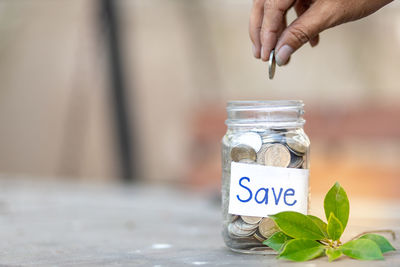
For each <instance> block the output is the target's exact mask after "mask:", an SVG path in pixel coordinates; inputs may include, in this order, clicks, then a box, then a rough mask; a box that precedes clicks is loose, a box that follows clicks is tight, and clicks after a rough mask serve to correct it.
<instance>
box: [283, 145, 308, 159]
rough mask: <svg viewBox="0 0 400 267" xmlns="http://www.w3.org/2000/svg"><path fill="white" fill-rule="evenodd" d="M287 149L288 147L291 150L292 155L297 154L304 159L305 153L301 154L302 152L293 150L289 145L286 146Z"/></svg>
mask: <svg viewBox="0 0 400 267" xmlns="http://www.w3.org/2000/svg"><path fill="white" fill-rule="evenodd" d="M286 147H287V149H289V151H290V153H292V154H295V155H296V156H299V157H302V156H303V155H304V153H300V152H298V151H296V150H294V149H293V148H291V147H290V146H288V145H287V144H286Z"/></svg>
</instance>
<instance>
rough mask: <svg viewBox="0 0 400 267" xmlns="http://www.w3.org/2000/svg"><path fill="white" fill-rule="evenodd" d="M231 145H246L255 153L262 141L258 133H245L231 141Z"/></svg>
mask: <svg viewBox="0 0 400 267" xmlns="http://www.w3.org/2000/svg"><path fill="white" fill-rule="evenodd" d="M232 143H233V144H238V145H239V144H240V145H247V146H250V147H252V148H253V149H254V150H255V152H256V153H257V152H258V151H259V150H260V148H261V145H262V139H261V136H260V135H259V134H258V133H255V132H247V133H243V134H240V135H238V136H236V137H234V139H233V140H232Z"/></svg>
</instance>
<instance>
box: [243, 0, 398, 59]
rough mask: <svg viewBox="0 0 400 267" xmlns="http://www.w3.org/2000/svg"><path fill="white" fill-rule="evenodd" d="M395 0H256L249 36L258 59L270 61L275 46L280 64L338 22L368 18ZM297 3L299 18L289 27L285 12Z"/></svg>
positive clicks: (313, 41) (312, 44) (276, 56)
mask: <svg viewBox="0 0 400 267" xmlns="http://www.w3.org/2000/svg"><path fill="white" fill-rule="evenodd" d="M391 1H392V0H253V7H252V11H251V16H250V27H249V33H250V39H251V41H252V42H253V52H254V56H255V57H256V58H261V59H262V60H263V61H267V60H268V58H269V54H270V53H271V51H272V49H274V48H275V59H276V63H277V64H278V65H279V66H282V65H285V64H287V62H288V60H289V58H290V56H291V55H292V54H293V52H295V51H296V50H297V49H299V48H300V47H301V46H302V45H303V44H305V43H307V42H310V44H311V46H315V45H317V44H318V41H319V36H318V34H319V33H320V32H322V31H323V30H325V29H328V28H331V27H334V26H336V25H339V24H342V23H345V22H349V21H353V20H357V19H360V18H363V17H366V16H368V15H370V14H372V13H374V12H375V11H377V10H378V9H380V8H381V7H383V6H384V5H386V4H388V3H390V2H391ZM292 6H294V9H295V11H296V13H297V16H298V18H297V19H296V20H294V21H293V22H292V23H291V24H290V25H289V26H287V24H286V13H287V11H288V10H289V9H290V8H291V7H292Z"/></svg>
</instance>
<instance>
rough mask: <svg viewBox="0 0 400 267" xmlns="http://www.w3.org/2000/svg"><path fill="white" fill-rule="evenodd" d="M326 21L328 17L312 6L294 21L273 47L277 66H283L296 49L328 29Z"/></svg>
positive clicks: (321, 10) (318, 8)
mask: <svg viewBox="0 0 400 267" xmlns="http://www.w3.org/2000/svg"><path fill="white" fill-rule="evenodd" d="M328 21H329V15H328V14H326V12H323V9H321V8H320V7H318V6H316V5H312V6H311V7H310V8H309V9H308V10H307V11H306V12H304V13H303V14H302V15H301V16H300V17H298V18H297V19H296V20H294V21H293V22H292V23H291V24H290V25H289V26H288V27H287V28H286V29H285V30H284V31H283V33H282V34H281V36H280V37H279V40H278V42H277V45H276V47H275V59H276V63H277V64H278V66H282V65H285V64H286V63H287V62H288V60H289V58H290V56H291V55H292V54H293V53H294V52H295V51H296V50H297V49H299V48H300V47H301V46H302V45H304V44H305V43H307V42H309V41H310V40H313V39H314V38H315V37H317V36H318V34H319V33H320V32H321V31H323V30H324V29H326V28H328V23H327V22H328Z"/></svg>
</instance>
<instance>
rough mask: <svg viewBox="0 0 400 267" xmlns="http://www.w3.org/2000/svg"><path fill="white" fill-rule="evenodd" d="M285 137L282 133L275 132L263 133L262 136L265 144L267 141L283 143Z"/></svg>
mask: <svg viewBox="0 0 400 267" xmlns="http://www.w3.org/2000/svg"><path fill="white" fill-rule="evenodd" d="M284 140H285V139H284V137H283V136H282V135H281V134H277V133H273V134H268V135H263V136H262V142H263V144H267V143H282V142H284Z"/></svg>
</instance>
